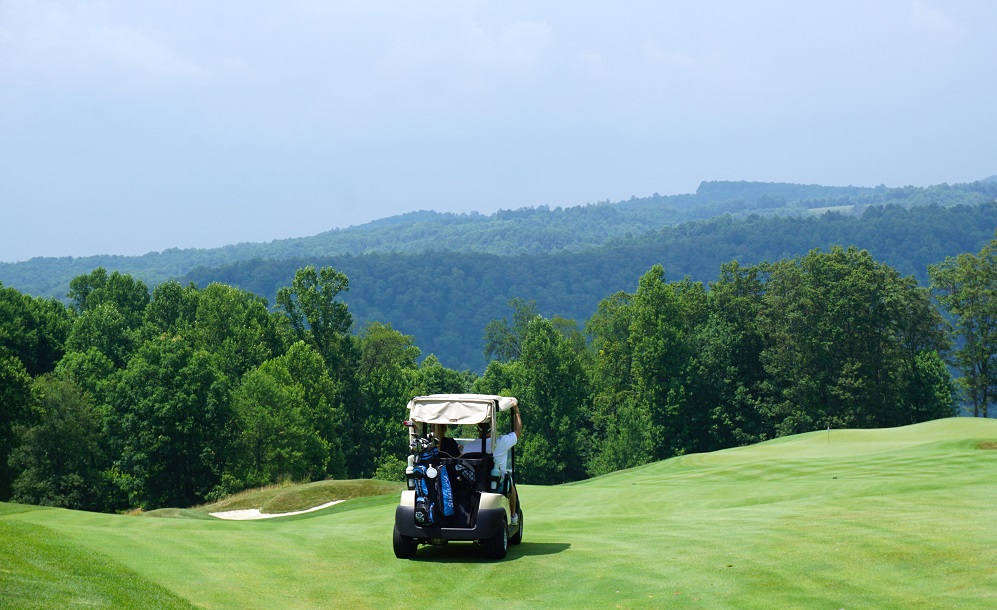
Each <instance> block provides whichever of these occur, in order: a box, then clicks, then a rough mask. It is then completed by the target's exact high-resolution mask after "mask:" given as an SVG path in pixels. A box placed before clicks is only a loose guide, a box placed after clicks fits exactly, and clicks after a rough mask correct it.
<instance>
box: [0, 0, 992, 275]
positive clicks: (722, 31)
mask: <svg viewBox="0 0 997 610" xmlns="http://www.w3.org/2000/svg"><path fill="white" fill-rule="evenodd" d="M993 174H997V2H993V1H992V0H978V1H970V0H964V1H963V0H945V1H942V0H917V1H911V0H882V1H871V0H861V1H860V0H854V1H852V0H839V1H836V2H801V1H799V0H786V1H759V2H750V1H741V0H737V1H733V0H732V1H702V0H700V1H697V2H677V1H676V2H666V1H664V0H654V1H646V2H643V1H626V0H624V1H621V2H612V3H611V2H592V1H579V0H571V1H563V2H541V1H533V2H511V1H502V2H498V1H495V2H484V1H461V2H448V1H419V0H398V1H391V0H387V1H377V0H355V1H344V2H323V1H321V0H300V1H287V2H270V1H266V2H264V1H255V0H253V1H241V2H211V1H208V2H205V1H203V0H201V1H198V2H188V1H178V0H169V1H166V0H143V1H140V2H136V1H135V0H102V1H87V0H78V1H49V0H0V260H2V261H13V260H24V259H27V258H30V257H34V256H66V255H72V256H86V255H91V254H143V253H146V252H149V251H158V250H163V249H166V248H171V247H180V248H186V247H214V246H221V245H224V244H229V243H236V242H244V241H269V240H272V239H279V238H286V237H298V236H306V235H314V234H316V233H319V232H322V231H325V230H328V229H331V228H334V227H345V226H350V225H355V224H361V223H364V222H367V221H369V220H373V219H376V218H383V217H386V216H392V215H395V214H400V213H403V212H408V211H413V210H419V209H432V210H437V211H441V212H443V211H452V212H466V211H479V212H482V213H491V212H494V211H495V210H497V209H500V208H520V207H524V206H535V205H540V204H547V205H550V206H552V207H553V206H572V205H581V204H585V203H589V202H596V201H602V200H606V199H609V200H611V201H617V200H620V199H626V198H629V197H630V196H631V195H636V196H647V195H650V194H652V193H655V192H657V193H660V194H662V195H671V194H678V193H689V192H694V191H695V189H696V187H697V186H698V184H699V183H700V181H702V180H757V181H782V182H798V183H817V184H825V185H849V184H852V185H862V186H875V185H878V184H886V185H887V186H904V185H908V184H912V185H918V186H925V185H929V184H937V183H941V182H949V183H954V182H969V181H973V180H977V179H981V178H985V177H987V176H991V175H993ZM524 238H528V236H524Z"/></svg>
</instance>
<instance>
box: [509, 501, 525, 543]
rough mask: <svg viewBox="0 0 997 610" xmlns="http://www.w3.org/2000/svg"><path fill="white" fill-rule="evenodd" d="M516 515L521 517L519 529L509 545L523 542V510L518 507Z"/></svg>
mask: <svg viewBox="0 0 997 610" xmlns="http://www.w3.org/2000/svg"><path fill="white" fill-rule="evenodd" d="M516 514H517V515H519V529H518V530H516V533H515V534H513V535H512V536H511V537H510V538H509V544H519V543H520V542H522V541H523V509H522V508H519V507H518V506H517V507H516Z"/></svg>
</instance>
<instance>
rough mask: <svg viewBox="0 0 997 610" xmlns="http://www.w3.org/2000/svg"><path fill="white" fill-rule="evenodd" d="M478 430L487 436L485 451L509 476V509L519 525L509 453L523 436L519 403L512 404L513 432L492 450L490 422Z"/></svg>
mask: <svg viewBox="0 0 997 610" xmlns="http://www.w3.org/2000/svg"><path fill="white" fill-rule="evenodd" d="M478 428H479V430H480V431H481V433H482V434H483V435H485V438H486V440H485V451H491V452H492V456H493V457H494V459H495V465H496V466H498V469H499V470H500V471H501V472H502V476H503V478H505V476H506V475H508V476H509V507H510V511H511V512H512V521H511V523H512V525H516V524H518V523H519V513H517V512H516V503H517V502H518V501H519V492H517V491H516V482H515V480H513V477H512V472H511V471H510V470H509V451H510V450H511V449H512V448H513V446H515V445H516V443H518V442H519V439H520V438H521V437H522V436H523V420H522V418H521V417H520V415H519V403H518V402H513V403H512V432H509V433H507V434H503V435H502V436H500V437H498V438H497V439H496V440H495V443H494V449H493V448H492V430H491V426H490V425H489V424H488V422H482V423H480V424H478Z"/></svg>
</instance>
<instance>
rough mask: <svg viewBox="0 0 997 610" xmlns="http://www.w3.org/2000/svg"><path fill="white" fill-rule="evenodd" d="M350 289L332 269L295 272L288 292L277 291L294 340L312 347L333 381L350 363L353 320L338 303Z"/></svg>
mask: <svg viewBox="0 0 997 610" xmlns="http://www.w3.org/2000/svg"><path fill="white" fill-rule="evenodd" d="M349 289H350V281H349V279H348V278H347V277H346V276H345V275H344V274H342V273H340V272H339V271H336V270H335V269H333V268H332V267H323V268H321V269H320V270H318V271H316V270H315V267H313V266H308V267H304V268H303V269H298V271H297V272H296V273H295V274H294V279H293V280H292V281H291V286H290V288H288V287H284V288H281V289H280V290H278V291H277V308H278V309H280V310H283V311H284V314H285V316H286V319H287V321H288V323H289V324H290V326H291V329H292V331H293V333H294V335H295V337H296V338H297V339H299V340H302V341H305V342H306V343H308V344H310V345H312V346H314V347H315V349H317V350H318V352H319V354H321V355H322V358H323V359H324V360H325V362H326V364H327V365H328V367H329V371H330V372H331V373H332V375H333V377H334V378H342V377H343V376H345V375H346V374H347V373H348V372H349V370H350V367H351V365H352V363H353V359H352V345H351V343H350V336H349V333H350V329H351V328H352V326H353V317H352V316H351V315H350V312H349V309H348V308H347V307H346V303H344V302H342V301H340V300H337V298H338V297H339V295H340V293H342V292H345V291H347V290H349Z"/></svg>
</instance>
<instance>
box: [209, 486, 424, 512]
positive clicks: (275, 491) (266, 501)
mask: <svg viewBox="0 0 997 610" xmlns="http://www.w3.org/2000/svg"><path fill="white" fill-rule="evenodd" d="M403 486H404V484H403V483H394V482H388V481H375V480H371V479H356V480H346V481H334V480H330V481H316V482H314V483H305V484H303V485H283V486H277V485H275V486H270V487H264V488H262V489H252V490H247V491H243V492H240V493H238V494H235V495H232V496H229V497H227V498H224V499H222V500H219V501H218V502H213V503H211V504H205V505H204V506H199V507H197V508H195V509H192V510H194V511H196V512H199V513H203V514H208V513H216V512H221V511H229V510H243V509H247V508H258V509H259V510H260V512H261V513H264V514H267V513H269V514H279V513H289V512H293V511H299V510H305V509H308V508H311V507H313V506H319V505H321V504H325V503H327V502H332V501H333V500H352V499H354V498H365V497H368V496H383V495H385V494H393V493H397V492H399V491H401V490H402V487H403Z"/></svg>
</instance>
